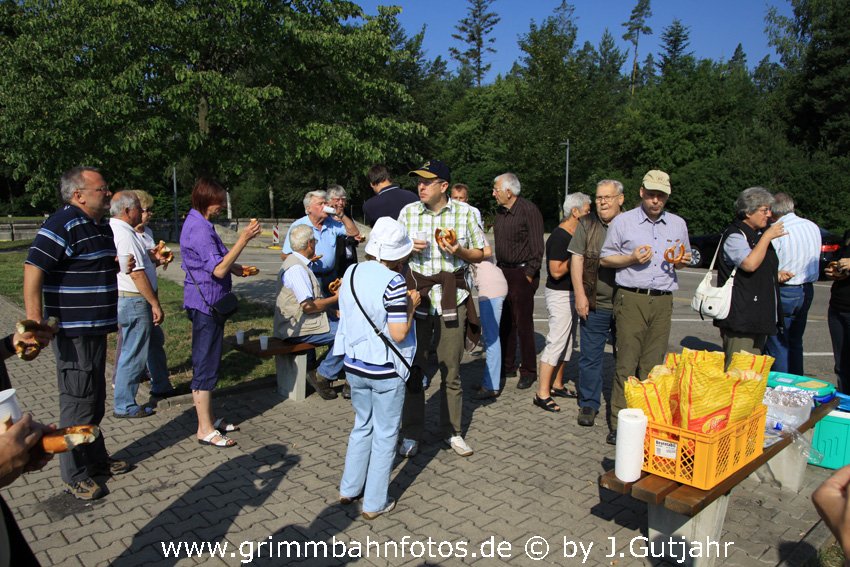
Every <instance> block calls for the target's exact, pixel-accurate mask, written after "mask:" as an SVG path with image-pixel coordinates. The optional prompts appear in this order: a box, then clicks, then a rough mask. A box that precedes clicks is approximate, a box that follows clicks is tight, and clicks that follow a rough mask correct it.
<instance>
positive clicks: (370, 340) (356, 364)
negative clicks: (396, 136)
mask: <svg viewBox="0 0 850 567" xmlns="http://www.w3.org/2000/svg"><path fill="white" fill-rule="evenodd" d="M412 249H413V241H411V240H410V238H409V237H408V236H407V232H406V231H405V229H404V227H403V226H402V225H401V224H399V223H398V222H397V221H395V220H394V219H392V218H390V217H384V218H380V219H378V222H377V223H375V227H374V228H373V229H372V233H371V235H370V237H369V242H368V243H367V244H366V259H367V261H366V262H363V263H361V264H355V265H353V266H350V267H349V268H348V270H346V272H345V275H344V276H343V281H342V287H341V288H340V292H339V308H340V321H339V328H338V330H337V335H336V341H335V342H334V354H344V355H345V360H344V365H345V373H346V377H347V379H348V383H349V384H350V385H351V405H352V406H353V407H354V428H353V429H352V430H351V435H350V437H349V439H348V451H347V452H346V455H345V470H344V471H343V474H342V482H341V483H340V487H339V501H340V503H342V504H351V503H352V502H354V501H355V500H357V499H359V498H361V497H362V498H363V517H364V518H365V519H367V520H374V519H375V518H377V517H378V516H380V515H381V514H384V513H386V512H389V511H390V510H392V509H393V508H395V500H393V499H391V498H389V495H388V489H389V484H390V473H391V471H392V466H393V458H394V457H395V446H396V442H397V440H398V432H399V428H400V425H401V412H402V407H403V406H404V391H405V382H406V381H407V378H408V376H409V374H410V365H411V363H412V361H413V355H414V353H415V352H416V333H415V331H414V323H413V311H414V309H415V308H416V306H417V305H418V304H419V293H418V292H416V291H415V290H414V291H410V292H408V290H407V284H406V283H405V281H404V276H402V275H401V274H400V273H399V271H400V270H401V269H402V266H403V264H404V263H405V262H406V261H407V258H408V256H409V255H410V252H411V250H412ZM375 328H377V329H378V330H379V331H380V335H379V334H376V333H375Z"/></svg>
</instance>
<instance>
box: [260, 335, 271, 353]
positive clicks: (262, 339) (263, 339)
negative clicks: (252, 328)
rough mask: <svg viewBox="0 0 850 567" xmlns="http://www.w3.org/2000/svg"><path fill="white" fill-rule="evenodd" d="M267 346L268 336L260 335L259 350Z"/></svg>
mask: <svg viewBox="0 0 850 567" xmlns="http://www.w3.org/2000/svg"><path fill="white" fill-rule="evenodd" d="M268 348H269V338H268V337H267V336H266V335H260V350H267V349H268Z"/></svg>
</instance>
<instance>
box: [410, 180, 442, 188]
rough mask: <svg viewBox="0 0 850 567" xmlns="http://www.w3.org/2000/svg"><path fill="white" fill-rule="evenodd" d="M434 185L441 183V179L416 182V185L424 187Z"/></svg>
mask: <svg viewBox="0 0 850 567" xmlns="http://www.w3.org/2000/svg"><path fill="white" fill-rule="evenodd" d="M435 183H442V180H441V179H420V180H419V181H417V182H416V185H425V186H426V187H427V186H429V185H433V184H435Z"/></svg>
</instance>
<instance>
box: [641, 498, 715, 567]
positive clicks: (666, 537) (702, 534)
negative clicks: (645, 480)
mask: <svg viewBox="0 0 850 567" xmlns="http://www.w3.org/2000/svg"><path fill="white" fill-rule="evenodd" d="M728 504H729V495H728V494H724V495H723V496H721V497H719V498H718V499H717V500H715V501H714V502H712V503H711V504H709V505H708V506H707V507H706V508H705V509H704V510H702V511H701V512H700V513H698V514H697V515H696V516H694V517H693V518H689V517H688V516H684V515H682V514H677V513H676V512H673V511H671V510H668V509H667V508H665V507H664V504H663V503H662V504H647V512H648V519H649V530H648V535H649V541H650V542H656V543H655V548H656V549H661V544H660V543H659V542H664V549H666V550H672V552H673V553H674V554H675V557H674V556H668V560H669V561H672V562H674V563H675V564H676V565H688V566H691V567H712V566H713V565H715V564H718V565H722V564H724V563H725V561H724V560H725V558H726V555H725V550H726V548H725V546H724V544H723V542H721V541H720V535H721V533H722V532H723V522H724V520H725V519H726V509H727V507H728ZM683 537H684V540H683V539H682V538H683ZM671 538H672V541H673V542H676V545H672V546H668V545H666V543H667V542H669V541H670V540H671ZM682 541H684V542H686V549H685V557H684V563H680V562H679V561H680V560H681V559H682V555H681V550H682V545H680V544H679V542H682ZM692 542H700V544H701V545H702V549H703V550H704V551H703V553H702V556H701V557H690V556H689V553H688V552H687V550H690V549H692V547H691V545H690V544H691V543H692ZM709 542H716V543H717V545H716V546H715V545H713V544H711V543H709ZM707 545H709V546H710V547H707ZM718 556H719V557H718ZM718 558H719V559H720V561H719V562H718Z"/></svg>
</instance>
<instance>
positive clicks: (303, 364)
mask: <svg viewBox="0 0 850 567" xmlns="http://www.w3.org/2000/svg"><path fill="white" fill-rule="evenodd" d="M231 346H233V348H235V349H236V350H238V351H241V352H244V353H246V354H250V355H253V356H259V357H261V358H269V357H271V356H274V360H275V374H276V375H277V393H278V394H280V395H281V396H283V397H284V398H286V399H290V400H293V401H296V402H300V401H301V400H303V399H304V398H306V397H307V357H304V356H299V355H302V354H306V353H307V352H309V351H311V350H314V349H315V348H316V346H317V345H314V344H310V343H288V342H286V341H284V340H282V339H279V338H277V337H269V344H268V348H266V349H261V348H260V340H259V339H252V340H246V341H245V342H244V343H243V344H241V345H240V344H237V343H236V340H234V341H233V342H232V343H231Z"/></svg>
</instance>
